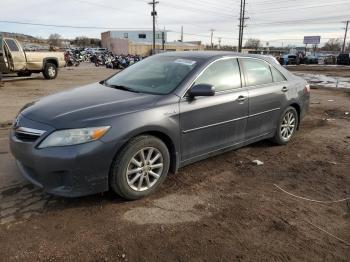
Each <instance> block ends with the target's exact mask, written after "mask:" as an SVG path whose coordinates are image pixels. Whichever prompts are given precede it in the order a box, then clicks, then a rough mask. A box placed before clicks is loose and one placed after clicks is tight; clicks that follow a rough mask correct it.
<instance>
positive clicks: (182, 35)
mask: <svg viewBox="0 0 350 262" xmlns="http://www.w3.org/2000/svg"><path fill="white" fill-rule="evenodd" d="M180 39H181V42H183V41H184V27H183V26H181V38H180Z"/></svg>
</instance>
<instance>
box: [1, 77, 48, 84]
mask: <svg viewBox="0 0 350 262" xmlns="http://www.w3.org/2000/svg"><path fill="white" fill-rule="evenodd" d="M39 79H40V80H44V79H45V78H44V77H43V76H41V75H36V76H3V78H2V81H3V82H4V83H6V82H17V81H27V80H39Z"/></svg>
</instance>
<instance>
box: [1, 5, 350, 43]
mask: <svg viewBox="0 0 350 262" xmlns="http://www.w3.org/2000/svg"><path fill="white" fill-rule="evenodd" d="M149 1H150V0H149ZM149 1H146V0H123V1H122V0H58V1H52V0H51V1H50V0H25V1H23V0H22V1H18V0H11V1H8V0H0V10H1V12H0V13H1V15H0V31H4V32H16V33H23V34H29V35H32V36H36V37H42V38H47V37H48V36H49V35H50V34H53V33H58V34H60V35H61V36H62V37H64V38H75V37H77V36H88V37H96V38H100V34H101V32H104V31H108V30H110V29H113V28H114V29H151V28H152V17H151V6H150V5H149V4H148V2H149ZM158 1H159V4H158V5H157V7H156V10H157V13H158V16H157V28H158V29H164V28H165V29H166V30H168V31H169V32H168V41H174V40H178V39H180V31H181V26H183V28H184V41H195V40H200V41H203V42H204V43H210V30H211V29H214V30H215V31H214V33H213V42H214V43H215V44H217V43H218V41H219V38H221V44H222V45H225V44H227V45H237V38H238V24H239V20H238V18H239V11H240V0H221V1H212V0H158ZM246 3H247V5H246V16H247V17H249V19H247V20H246V25H247V27H246V28H245V31H244V39H245V40H246V39H247V38H258V39H260V40H261V41H262V44H263V45H264V46H266V45H269V46H281V45H284V46H286V45H288V44H292V45H296V46H302V45H303V43H302V42H303V37H304V36H305V35H307V36H312V35H320V36H321V42H322V43H324V42H326V41H327V40H328V39H330V38H343V37H344V31H345V24H344V21H346V20H350V12H349V11H350V0H333V1H329V0H246ZM9 22H20V23H32V24H45V25H56V26H59V27H53V26H50V27H49V26H43V25H25V24H15V23H9ZM61 26H68V27H61ZM69 26H71V27H77V28H69ZM349 40H350V35H349Z"/></svg>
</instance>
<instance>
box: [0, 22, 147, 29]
mask: <svg viewBox="0 0 350 262" xmlns="http://www.w3.org/2000/svg"><path fill="white" fill-rule="evenodd" d="M0 23H6V24H20V25H32V26H45V27H62V28H75V29H104V30H149V29H150V28H139V27H133V28H131V27H129V28H128V27H100V26H71V25H54V24H42V23H30V22H20V21H9V20H0Z"/></svg>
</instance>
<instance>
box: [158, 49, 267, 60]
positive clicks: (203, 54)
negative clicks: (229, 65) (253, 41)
mask: <svg viewBox="0 0 350 262" xmlns="http://www.w3.org/2000/svg"><path fill="white" fill-rule="evenodd" d="M159 55H161V56H175V57H186V58H199V59H205V60H211V59H215V58H220V57H224V56H235V57H251V58H260V59H264V60H268V59H269V58H270V57H269V56H266V55H257V54H241V53H237V52H233V51H181V52H166V53H162V54H159Z"/></svg>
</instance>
